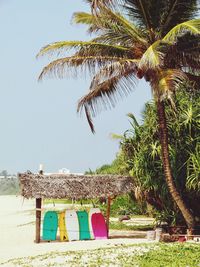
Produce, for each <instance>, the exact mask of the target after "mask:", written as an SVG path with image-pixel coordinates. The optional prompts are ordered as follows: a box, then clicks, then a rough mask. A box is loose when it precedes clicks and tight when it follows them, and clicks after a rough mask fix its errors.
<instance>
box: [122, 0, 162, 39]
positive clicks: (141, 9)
mask: <svg viewBox="0 0 200 267" xmlns="http://www.w3.org/2000/svg"><path fill="white" fill-rule="evenodd" d="M124 2H125V3H124V6H125V8H126V9H127V10H128V15H129V17H130V19H131V20H132V21H135V22H136V23H138V25H140V27H143V28H145V29H146V30H148V32H149V38H150V41H154V38H155V36H154V33H153V31H152V29H153V23H152V19H151V15H150V12H149V11H150V10H151V7H152V6H153V2H155V1H149V0H125V1H124ZM154 4H155V3H154ZM157 4H158V1H157ZM155 8H156V5H154V10H155Z"/></svg>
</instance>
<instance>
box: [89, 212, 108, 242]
mask: <svg viewBox="0 0 200 267" xmlns="http://www.w3.org/2000/svg"><path fill="white" fill-rule="evenodd" d="M92 230H93V233H94V238H95V239H107V238H108V231H107V226H106V222H105V219H104V217H103V215H102V214H101V213H94V214H92Z"/></svg>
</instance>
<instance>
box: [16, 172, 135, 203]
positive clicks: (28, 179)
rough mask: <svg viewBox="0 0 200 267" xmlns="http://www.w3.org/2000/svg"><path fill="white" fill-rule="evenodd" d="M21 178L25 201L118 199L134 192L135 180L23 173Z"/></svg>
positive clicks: (106, 176)
mask: <svg viewBox="0 0 200 267" xmlns="http://www.w3.org/2000/svg"><path fill="white" fill-rule="evenodd" d="M18 176H19V182H20V187H21V195H22V196H24V197H25V198H54V199H56V198H57V199H59V198H60V199H61V198H67V199H77V200H78V199H93V198H100V197H108V196H111V197H112V196H118V195H122V194H126V193H128V192H130V191H131V190H132V189H133V183H132V178H131V177H124V176H119V175H74V174H52V175H41V174H32V173H21V174H19V175H18Z"/></svg>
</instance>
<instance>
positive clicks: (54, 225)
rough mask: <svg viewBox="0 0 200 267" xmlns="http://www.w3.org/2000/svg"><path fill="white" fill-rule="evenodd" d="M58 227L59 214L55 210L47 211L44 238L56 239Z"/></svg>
mask: <svg viewBox="0 0 200 267" xmlns="http://www.w3.org/2000/svg"><path fill="white" fill-rule="evenodd" d="M57 229H58V215H57V213H56V212H55V211H47V212H46V213H45V215H44V221H43V234H42V239H43V240H48V241H51V240H56V235H57Z"/></svg>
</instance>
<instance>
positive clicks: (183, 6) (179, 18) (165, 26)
mask: <svg viewBox="0 0 200 267" xmlns="http://www.w3.org/2000/svg"><path fill="white" fill-rule="evenodd" d="M160 2H162V1H160ZM197 12H198V7H197V0H190V1H188V0H170V1H165V5H163V9H162V10H161V16H160V17H161V20H160V35H161V36H163V35H165V34H166V33H167V32H168V31H169V30H170V29H171V28H173V27H174V26H176V25H177V24H180V23H182V22H185V21H188V20H191V19H193V18H194V17H195V16H196V15H197Z"/></svg>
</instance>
